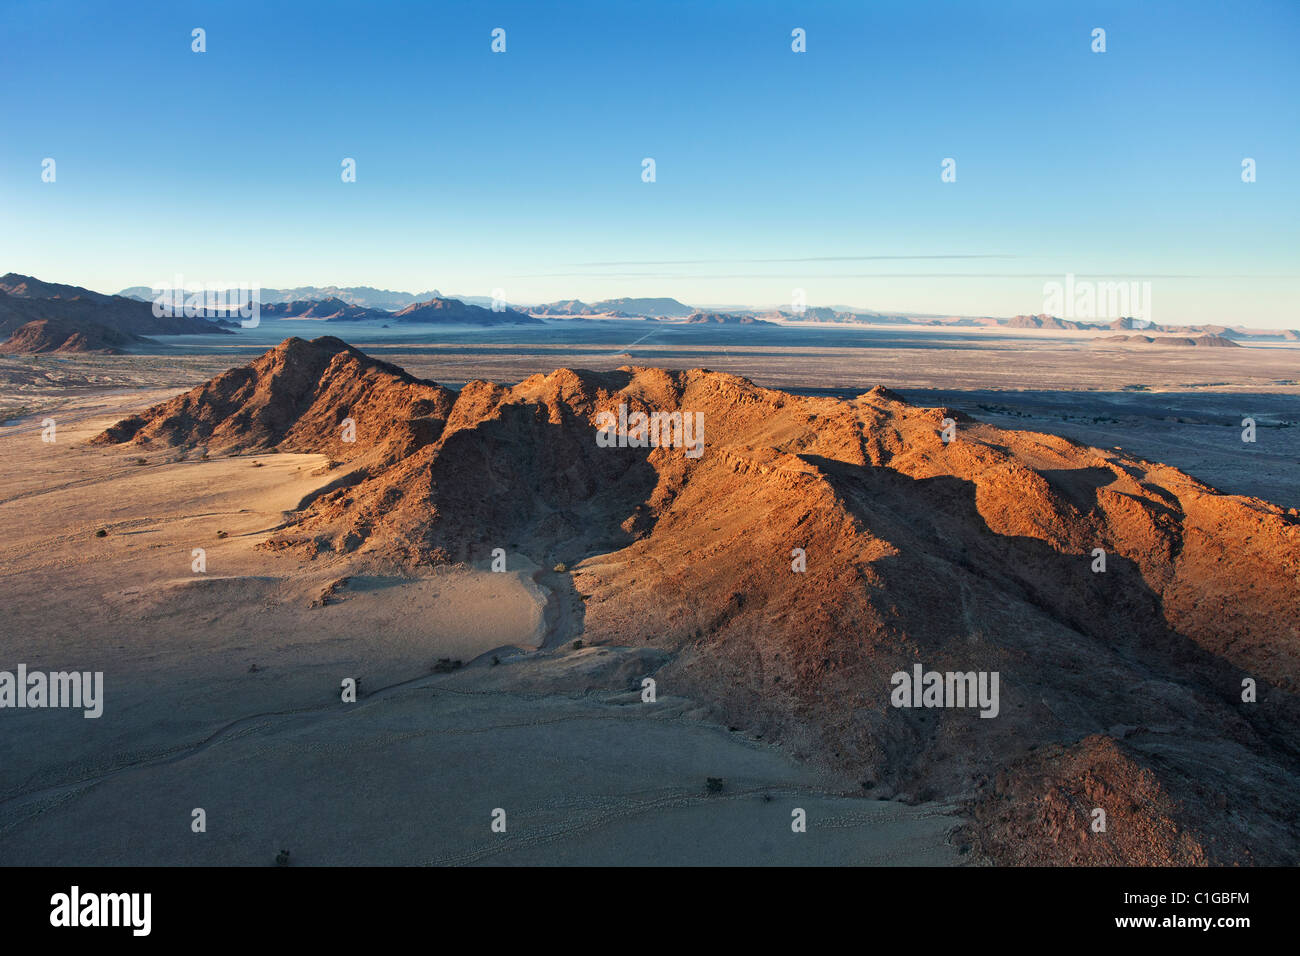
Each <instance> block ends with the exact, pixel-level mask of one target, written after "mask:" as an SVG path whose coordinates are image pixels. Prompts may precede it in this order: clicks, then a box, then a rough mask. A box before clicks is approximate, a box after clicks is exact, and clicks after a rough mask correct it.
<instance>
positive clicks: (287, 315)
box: [0, 272, 1300, 353]
mask: <svg viewBox="0 0 1300 956" xmlns="http://www.w3.org/2000/svg"><path fill="white" fill-rule="evenodd" d="M260 297H261V302H262V305H261V315H262V317H263V318H270V319H314V320H318V321H323V322H377V323H383V324H384V325H388V324H390V323H391V324H397V325H419V324H433V325H470V326H483V327H495V326H503V325H535V324H540V323H541V321H542V319H541V318H538V317H539V316H540V317H546V318H559V319H571V320H581V319H584V318H588V317H595V316H599V317H601V318H628V319H638V318H639V319H645V320H647V321H650V322H659V321H664V322H669V323H681V324H685V325H727V326H742V325H747V326H757V325H763V326H774V325H784V324H803V323H834V324H837V325H868V324H869V325H880V324H884V325H898V326H920V327H937V328H947V327H954V328H962V327H966V328H979V327H985V328H1007V329H1024V330H1039V329H1041V330H1055V331H1066V332H1082V333H1095V332H1101V331H1106V330H1114V331H1116V332H1136V333H1141V334H1139V335H1134V336H1131V337H1129V338H1128V339H1126V340H1125V341H1129V342H1131V343H1132V344H1141V343H1140V340H1143V339H1146V338H1151V339H1152V342H1151V343H1150V344H1166V345H1175V344H1194V345H1202V346H1206V345H1208V346H1212V347H1214V346H1218V347H1222V346H1223V345H1231V344H1233V342H1243V341H1247V342H1249V341H1256V342H1270V341H1271V342H1281V341H1286V342H1300V331H1296V330H1294V329H1277V330H1274V329H1252V328H1247V327H1245V326H1240V325H1238V326H1224V325H1156V324H1152V323H1147V322H1143V321H1141V320H1139V319H1136V318H1130V317H1125V318H1120V319H1115V320H1113V321H1110V322H1106V321H1092V322H1084V321H1078V320H1074V319H1063V318H1060V317H1058V316H1053V315H1047V314H1038V315H1016V316H1012V317H1010V318H995V317H992V316H940V315H921V314H910V313H882V312H873V311H869V310H856V309H846V308H844V307H840V306H810V307H808V308H805V309H802V310H800V311H797V312H796V311H794V310H793V309H790V310H785V309H781V308H729V309H725V310H724V309H720V308H713V309H701V308H693V307H691V306H689V305H686V304H685V303H683V302H680V301H678V300H677V299H674V298H671V297H667V296H663V297H621V298H615V299H602V300H600V301H598V302H591V303H588V302H584V301H582V300H581V299H563V300H560V301H557V302H549V303H544V304H542V305H535V306H527V305H518V306H516V307H514V308H506V309H503V310H501V311H496V310H494V309H492V308H490V307H489V306H490V305H491V304H492V300H491V299H489V298H486V297H483V296H465V297H451V296H444V295H442V294H440V293H438V292H437V291H433V292H424V293H420V294H418V295H412V294H410V293H407V292H394V291H391V290H388V289H375V288H372V287H370V286H348V287H342V286H300V287H298V288H295V289H262V290H260ZM153 298H154V293H153V289H151V288H150V287H147V286H132V287H130V288H128V289H123V290H122V293H121V294H120V295H105V294H104V293H101V292H93V291H91V290H89V289H84V288H81V287H80V286H72V285H62V284H59V283H52V282H44V281H42V280H40V279H36V278H33V277H32V276H26V275H20V274H18V273H12V272H11V273H9V274H8V275H5V276H3V277H0V336H9V337H10V341H9V342H8V343H7V346H6V348H5V351H6V352H10V353H12V352H15V351H21V352H28V351H31V352H42V351H114V350H121V349H123V348H127V347H130V346H131V345H133V344H142V343H147V341H148V340H147V339H144V338H142V337H143V336H152V335H185V334H191V335H192V334H205V335H206V334H229V333H230V332H231V331H232V330H234V329H237V328H238V324H237V323H235V322H233V321H228V320H225V319H206V318H186V317H184V316H176V317H166V316H164V317H161V318H160V317H156V316H155V315H154V314H153ZM37 322H40V323H44V324H42V325H39V326H33V327H32V328H30V329H25V330H24V331H23V334H22V335H17V333H18V331H19V330H23V329H24V327H25V326H27V325H28V324H30V323H37ZM1164 336H1180V337H1182V338H1183V340H1184V341H1183V342H1175V341H1173V340H1172V339H1168V338H1164ZM1110 341H1120V339H1119V338H1118V337H1112V338H1111V339H1110Z"/></svg>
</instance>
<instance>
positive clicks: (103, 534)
mask: <svg viewBox="0 0 1300 956" xmlns="http://www.w3.org/2000/svg"><path fill="white" fill-rule="evenodd" d="M95 537H96V538H107V537H108V532H107V531H106V530H105V529H103V528H100V529H99V530H98V531H96V532H95Z"/></svg>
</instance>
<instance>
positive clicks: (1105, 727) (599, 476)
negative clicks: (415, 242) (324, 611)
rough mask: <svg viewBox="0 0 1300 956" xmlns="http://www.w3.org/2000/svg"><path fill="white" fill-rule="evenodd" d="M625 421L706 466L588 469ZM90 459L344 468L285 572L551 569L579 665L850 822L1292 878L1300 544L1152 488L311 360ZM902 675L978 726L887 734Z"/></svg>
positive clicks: (1156, 472)
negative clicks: (233, 456)
mask: <svg viewBox="0 0 1300 956" xmlns="http://www.w3.org/2000/svg"><path fill="white" fill-rule="evenodd" d="M620 404H622V405H626V406H627V408H628V409H630V410H632V411H637V410H639V411H644V412H646V413H651V412H667V413H672V412H681V413H687V412H691V413H700V414H702V416H703V422H704V441H705V450H704V452H703V454H702V455H701V456H700V457H698V458H694V459H692V458H689V457H687V456H686V455H685V454H684V451H683V449H681V448H674V447H649V448H637V447H623V448H620V447H614V448H608V447H600V445H599V444H598V443H597V441H596V431H597V421H598V416H599V414H600V413H601V412H605V411H612V410H617V409H618V407H619V405H620ZM344 417H353V418H354V419H355V420H356V422H357V442H356V443H355V444H354V445H352V446H351V447H343V446H342V445H341V444H340V443H339V442H338V440H337V435H338V425H339V422H340V421H341V419H343V418H344ZM945 425H950V426H951V428H952V429H954V430H955V434H954V436H953V438H952V440H950V441H944V438H943V432H944V430H945ZM97 440H99V441H104V442H113V441H133V442H145V441H149V442H165V443H169V444H177V445H185V444H193V443H206V444H208V445H209V446H211V447H219V446H223V447H229V448H243V449H258V450H261V449H267V448H283V449H285V450H291V451H316V452H322V453H324V454H328V455H330V456H331V457H334V458H338V459H340V460H346V461H349V462H354V463H356V466H357V469H358V470H357V480H356V481H355V483H353V484H352V485H350V486H349V487H344V488H337V489H335V490H332V491H327V492H326V493H324V494H323V495H321V496H320V497H318V498H317V499H316V500H314V501H312V502H311V503H309V504H307V505H306V506H305V507H304V509H303V510H302V511H301V512H299V513H298V514H297V515H296V516H295V518H294V520H293V521H292V522H291V524H290V527H289V528H288V530H287V534H288V535H289V536H290V538H291V539H293V540H296V541H298V542H299V543H300V544H301V545H302V546H303V547H304V548H306V549H307V550H308V551H309V552H311V553H315V554H319V555H323V556H329V555H334V556H348V560H355V559H359V558H361V557H363V556H364V557H367V558H376V559H384V560H389V561H397V562H404V563H414V564H418V563H421V562H429V561H443V560H468V561H480V560H486V559H487V558H488V557H489V555H490V552H491V549H492V548H493V547H503V548H507V549H509V550H511V551H518V552H523V553H526V554H528V555H529V556H530V557H532V558H533V559H534V560H535V561H537V562H538V563H539V564H541V565H542V566H543V567H550V566H552V565H553V564H556V563H560V562H562V563H564V564H565V565H566V566H567V567H568V568H569V569H571V571H570V576H571V581H572V585H573V587H574V589H576V591H577V593H578V595H579V596H580V598H581V603H582V608H583V610H582V614H583V621H582V624H583V627H584V634H583V639H584V641H586V642H587V643H589V644H602V643H605V644H619V645H634V646H641V645H644V644H651V645H654V646H658V647H661V648H663V649H665V650H668V651H670V652H671V653H672V658H671V660H670V663H668V664H667V665H666V666H665V668H664V669H663V671H661V672H660V674H659V675H657V679H658V680H659V682H660V686H661V687H670V688H672V691H671V692H672V693H679V694H685V695H687V696H692V697H694V698H696V699H698V700H700V701H703V702H706V703H707V705H708V706H709V708H710V709H711V710H712V712H713V713H714V714H715V716H717V717H718V719H720V720H723V721H725V722H726V723H728V724H730V725H732V726H737V727H743V728H745V729H747V730H749V731H751V732H753V733H755V734H761V735H762V736H763V737H764V738H765V739H768V740H773V741H775V742H777V743H779V744H781V745H782V746H785V747H787V748H788V749H790V750H791V751H792V752H794V753H795V754H796V755H798V756H800V757H802V758H804V759H807V760H811V761H814V762H817V763H819V764H822V765H824V766H826V767H828V768H831V769H833V770H835V771H837V772H839V773H842V774H844V775H845V776H846V777H848V778H850V779H851V780H852V781H854V782H855V783H857V784H859V785H860V786H861V787H862V788H863V791H864V792H865V793H867V794H868V795H876V796H895V797H897V798H900V799H906V800H932V799H942V800H949V801H960V802H963V803H965V804H967V805H968V806H969V807H970V809H971V814H972V820H973V823H972V830H971V833H972V835H971V837H970V842H971V844H972V845H973V846H974V847H975V848H976V849H977V850H978V851H979V852H982V853H984V854H986V855H987V856H989V857H991V858H992V859H994V860H999V861H1003V862H1010V863H1181V862H1211V863H1214V862H1269V863H1279V862H1285V863H1292V864H1294V863H1296V862H1300V848H1298V846H1297V840H1298V838H1297V836H1296V831H1295V828H1294V819H1295V813H1296V811H1297V809H1298V808H1300V799H1298V798H1297V796H1296V795H1297V794H1300V788H1298V787H1297V784H1300V757H1298V756H1297V750H1296V748H1295V745H1294V741H1295V740H1296V739H1297V737H1296V731H1297V730H1298V729H1300V719H1298V718H1297V713H1298V711H1297V706H1296V704H1297V698H1296V696H1295V695H1296V694H1297V692H1298V691H1300V632H1298V630H1297V620H1298V619H1300V592H1298V591H1297V587H1296V583H1297V579H1300V520H1298V519H1297V516H1296V514H1295V512H1294V511H1291V512H1288V511H1285V510H1283V509H1281V508H1278V507H1276V506H1274V505H1272V504H1269V503H1267V502H1264V501H1261V500H1258V499H1253V498H1246V497H1240V496H1233V495H1224V494H1221V493H1219V492H1217V491H1215V490H1214V489H1211V488H1209V487H1207V486H1206V485H1204V484H1202V483H1200V482H1198V481H1196V480H1195V479H1193V478H1191V477H1189V476H1187V475H1185V474H1182V473H1181V472H1179V471H1177V470H1176V469H1173V468H1170V467H1167V466H1164V465H1160V464H1153V463H1150V462H1144V461H1140V460H1136V459H1133V458H1129V457H1126V456H1124V455H1121V454H1119V453H1117V452H1112V451H1103V450H1100V449H1096V448H1090V447H1087V446H1084V445H1081V444H1078V443H1076V442H1073V441H1070V440H1068V439H1064V438H1060V437H1054V436H1050V435H1043V434H1036V433H1032V432H1019V431H1007V430H1003V429H998V428H994V427H991V426H988V425H983V424H980V423H978V422H976V421H973V420H971V419H969V418H966V417H965V416H963V415H961V414H958V413H953V412H949V411H947V410H945V409H928V408H920V407H915V406H911V405H908V404H906V403H905V402H903V401H901V400H900V399H899V398H898V397H897V396H895V395H893V394H892V393H890V392H888V391H886V390H884V389H874V390H872V391H871V392H867V393H865V394H863V395H860V396H858V397H857V398H856V399H853V400H851V401H843V400H838V399H830V398H804V397H798V396H793V395H789V394H785V393H782V392H778V391H772V390H768V389H763V388H759V387H757V386H755V385H754V384H752V383H750V382H749V381H747V380H745V379H741V378H737V377H734V376H730V375H723V374H718V373H714V372H709V371H707V370H702V369H695V370H691V371H686V372H666V371H663V370H659V369H646V368H624V369H620V370H619V371H617V372H610V373H591V372H574V371H569V370H567V369H561V370H559V371H556V372H554V373H552V374H550V375H547V376H534V377H532V378H530V379H527V380H526V381H524V382H521V383H519V384H518V385H515V386H513V387H504V386H498V385H493V384H490V383H486V382H472V383H470V384H469V385H467V386H466V387H465V388H464V389H462V390H461V391H460V392H459V393H458V394H456V393H452V392H450V391H448V390H446V389H442V388H440V387H439V386H436V385H434V384H432V383H429V382H422V381H420V380H418V379H414V378H411V377H410V376H407V375H406V374H405V373H403V372H401V371H400V370H399V369H396V368H395V367H393V366H389V365H385V364H384V363H379V362H375V361H373V360H371V359H368V358H367V357H365V356H364V355H362V354H361V353H359V352H356V351H355V350H354V349H351V348H349V347H347V346H346V345H344V344H343V343H341V342H339V341H338V340H334V339H318V340H316V341H315V342H312V343H306V342H302V341H300V340H296V339H291V340H288V341H286V342H285V343H283V344H282V345H280V346H278V347H277V348H276V349H274V350H272V351H271V352H269V353H267V355H264V356H263V357H262V358H260V359H258V360H257V362H255V363H253V364H252V365H250V366H248V367H246V368H244V369H235V370H232V371H230V372H227V373H225V374H224V375H222V376H219V377H218V378H216V379H214V380H213V381H211V382H209V383H207V384H206V385H203V386H200V387H199V388H197V389H194V390H193V391H191V392H190V393H188V394H187V395H184V396H181V397H179V398H177V399H174V400H172V401H171V402H168V403H166V404H164V405H160V406H158V407H157V408H154V409H152V410H150V411H149V412H147V413H146V414H145V415H143V416H141V417H139V418H137V419H131V420H128V421H126V422H122V423H119V424H118V425H116V426H114V428H112V429H109V430H108V431H107V432H105V433H104V434H103V435H101V436H100V437H99V439H97ZM281 545H282V541H281V542H280V543H279V544H277V546H281ZM796 548H797V549H802V550H803V552H804V554H805V556H806V558H805V560H806V570H803V571H796V570H792V560H794V559H793V556H792V552H793V551H794V549H796ZM1096 549H1101V551H1103V552H1104V553H1105V560H1106V566H1105V571H1104V572H1097V571H1095V570H1094V566H1095V562H1096V557H1095V551H1096ZM268 559H270V558H269V556H268ZM916 663H921V664H923V665H924V666H925V667H926V668H932V669H935V670H939V671H961V672H970V671H981V672H993V671H996V672H997V673H998V674H999V675H1000V688H1001V690H1000V693H1001V700H1000V707H999V712H998V716H997V717H996V718H994V719H982V718H980V717H979V715H978V714H977V713H976V712H974V711H972V710H969V709H965V710H963V709H958V708H936V709H899V708H896V707H893V706H891V704H890V697H889V692H890V678H891V675H892V674H894V673H895V672H898V671H900V670H908V669H910V668H912V666H913V665H914V664H916ZM1246 679H1250V680H1253V681H1254V682H1255V684H1256V685H1257V688H1258V691H1257V694H1258V697H1257V700H1256V701H1255V702H1253V703H1248V702H1244V701H1243V700H1242V690H1243V680H1246ZM1097 808H1101V809H1103V810H1105V811H1106V813H1107V817H1108V820H1109V821H1110V822H1109V824H1108V827H1107V830H1106V831H1105V832H1104V833H1095V832H1092V831H1091V830H1090V829H1089V821H1090V819H1091V813H1092V811H1093V810H1094V809H1097Z"/></svg>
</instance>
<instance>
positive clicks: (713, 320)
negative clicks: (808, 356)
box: [686, 312, 774, 325]
mask: <svg viewBox="0 0 1300 956" xmlns="http://www.w3.org/2000/svg"><path fill="white" fill-rule="evenodd" d="M686 322H687V324H688V325H773V324H774V323H772V322H764V321H763V320H762V319H756V318H754V317H753V316H752V315H733V314H732V313H730V312H692V313H691V314H690V315H689V316H688V317H687V319H686Z"/></svg>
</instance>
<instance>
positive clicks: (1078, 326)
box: [1006, 315, 1099, 332]
mask: <svg viewBox="0 0 1300 956" xmlns="http://www.w3.org/2000/svg"><path fill="white" fill-rule="evenodd" d="M1006 326H1007V328H1009V329H1059V330H1062V331H1071V332H1079V331H1086V330H1090V329H1096V328H1099V326H1096V325H1092V324H1090V323H1087V322H1076V321H1074V320H1073V319H1058V318H1057V317H1056V316H1054V315H1013V316H1012V317H1011V318H1009V319H1007V321H1006Z"/></svg>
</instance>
